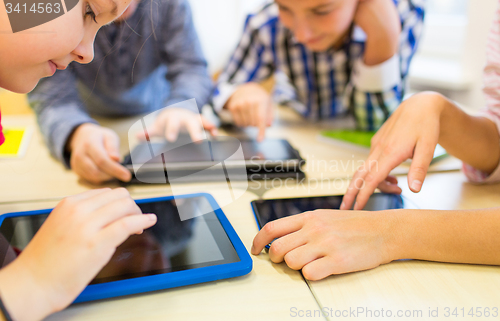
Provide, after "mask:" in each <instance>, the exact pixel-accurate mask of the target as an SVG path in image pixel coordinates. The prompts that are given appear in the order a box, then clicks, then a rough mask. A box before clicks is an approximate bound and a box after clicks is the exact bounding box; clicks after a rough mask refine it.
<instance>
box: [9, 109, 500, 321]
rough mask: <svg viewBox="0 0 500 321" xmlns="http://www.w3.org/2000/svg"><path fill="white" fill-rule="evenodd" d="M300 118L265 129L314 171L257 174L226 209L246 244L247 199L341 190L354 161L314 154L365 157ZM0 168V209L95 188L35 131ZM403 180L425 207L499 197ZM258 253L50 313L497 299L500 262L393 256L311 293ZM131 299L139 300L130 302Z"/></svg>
mask: <svg viewBox="0 0 500 321" xmlns="http://www.w3.org/2000/svg"><path fill="white" fill-rule="evenodd" d="M294 117H295V116H294V115H293V113H289V112H288V111H284V112H283V113H282V114H280V119H279V120H278V122H277V126H276V127H273V128H271V129H270V130H269V131H268V137H279V138H283V137H285V138H287V139H289V140H290V141H291V143H292V144H293V145H294V146H296V147H297V148H299V149H300V150H301V153H302V155H303V156H305V157H306V158H308V161H309V162H308V165H307V169H306V171H307V175H308V179H306V180H305V181H303V182H288V184H289V185H288V186H287V185H286V182H284V183H283V182H281V183H278V185H276V184H275V186H273V185H272V184H271V185H268V186H264V184H261V186H259V185H258V184H257V183H252V184H250V186H249V189H248V192H247V193H245V194H244V196H243V197H242V198H240V199H239V200H237V201H236V202H234V203H232V204H230V205H228V206H226V207H225V208H224V212H225V213H226V215H227V216H228V218H229V220H230V221H231V223H232V224H233V226H234V228H235V229H236V231H237V233H238V235H239V236H240V238H241V239H242V240H243V242H244V244H245V246H246V247H247V249H249V248H250V246H251V242H252V240H253V237H254V235H255V233H256V232H257V228H256V226H255V222H254V219H253V216H252V213H251V209H250V205H249V203H250V201H252V200H254V199H256V198H257V197H260V196H264V197H265V198H275V197H284V196H286V197H293V196H297V197H299V196H305V195H310V196H313V195H332V194H342V193H343V192H344V191H345V189H346V187H347V186H348V185H347V184H348V181H347V180H345V178H346V177H349V176H350V175H352V172H353V170H354V169H353V168H352V167H350V168H349V167H347V168H346V166H345V164H346V163H344V168H340V169H339V170H338V171H328V172H327V173H325V171H324V170H322V169H321V168H320V166H318V163H315V162H314V160H319V161H329V160H337V161H344V162H348V161H351V162H352V161H353V160H364V157H365V156H364V155H355V154H353V153H351V152H349V151H346V150H341V149H338V148H334V147H333V146H330V145H328V144H325V143H322V142H320V141H318V140H317V139H316V136H317V134H319V132H320V131H321V130H322V128H323V129H324V127H321V126H322V125H321V126H320V125H316V124H307V123H303V122H299V121H298V120H297V119H296V118H294ZM4 121H5V125H8V124H20V125H22V124H32V125H33V126H34V125H35V122H34V118H33V116H18V117H5V120H4ZM130 121H132V120H128V122H129V123H130ZM120 124H121V125H119V126H118V131H126V130H127V129H128V126H129V125H128V123H127V121H121V122H120ZM236 134H238V135H243V136H244V135H253V134H254V133H253V132H252V130H247V131H241V132H237V133H236ZM126 150H128V146H127V144H126V142H125V143H124V144H123V146H122V151H123V152H125V151H126ZM454 166H455V167H456V164H455V165H454ZM448 169H449V168H448ZM448 169H446V168H444V169H443V170H444V171H446V170H448ZM0 177H1V180H2V184H0V213H5V212H12V211H21V210H29V209H39V208H47V207H52V206H54V205H55V200H59V199H61V198H62V197H64V196H68V195H72V194H75V193H79V192H82V191H85V190H88V189H91V188H95V186H91V185H88V184H86V183H84V182H82V181H79V180H78V178H77V177H76V176H75V175H74V174H73V173H72V172H71V171H66V170H64V168H63V167H62V166H61V164H59V163H57V162H56V161H55V160H54V159H52V158H51V157H50V156H49V154H48V151H47V149H46V148H45V147H44V145H43V141H42V140H41V137H40V134H39V133H38V131H35V135H34V137H33V138H32V141H31V143H30V146H29V150H28V153H27V155H26V156H25V158H23V159H22V160H16V161H4V160H2V161H0ZM404 179H405V177H402V178H401V181H400V185H401V186H402V187H403V188H405V193H404V194H405V195H406V196H407V197H408V198H409V199H411V200H412V201H413V202H415V203H416V204H417V205H419V206H420V207H421V208H434V209H455V208H478V207H491V206H500V199H499V198H498V195H499V192H500V186H498V185H497V186H473V185H471V184H468V183H466V181H465V178H464V177H463V175H462V174H461V173H460V172H452V173H440V174H431V175H429V177H428V178H427V180H426V183H425V185H424V190H423V192H422V193H421V194H419V195H413V194H410V193H409V191H408V189H407V188H406V187H405V186H406V182H405V181H404ZM110 186H112V187H113V186H116V185H110ZM223 187H225V186H223V185H217V184H186V185H185V186H183V189H184V190H185V193H194V192H199V191H210V192H211V193H212V194H214V196H215V197H216V199H217V200H218V201H220V202H223V201H224V199H223V197H222V196H221V195H222V193H221V189H222V188H223ZM236 188H238V186H236ZM129 190H130V192H131V194H132V195H133V196H134V197H135V198H146V197H152V196H159V195H170V194H171V190H170V188H169V187H168V186H152V185H145V186H132V187H130V188H129ZM47 201H50V202H47ZM253 259H254V270H253V271H252V273H251V274H250V275H248V276H246V277H242V278H236V279H232V280H225V281H219V282H214V283H209V284H204V285H196V286H189V287H185V288H179V289H173V290H167V291H160V292H156V293H151V294H145V295H137V296H132V297H127V298H122V299H114V300H107V301H102V302H97V303H89V304H82V305H77V306H74V307H70V308H69V309H67V310H65V311H63V312H61V313H59V314H57V315H55V316H52V317H51V319H53V320H59V319H61V320H63V319H64V320H67V319H90V318H92V319H97V320H99V319H102V320H115V319H120V320H122V319H130V320H132V319H133V320H137V319H141V318H144V319H148V320H149V319H153V320H155V319H158V320H164V319H174V320H175V319H182V320H184V319H195V318H196V319H201V318H202V319H217V320H219V319H221V317H222V318H223V319H231V320H233V319H234V320H246V319H248V320H255V319H259V320H261V319H262V320H281V319H287V318H292V319H294V313H293V312H294V311H295V312H297V313H299V312H300V311H303V312H306V311H314V310H319V309H320V307H321V308H334V311H335V310H344V309H347V310H349V308H357V307H365V308H370V309H372V310H380V309H381V308H384V309H385V310H387V309H392V310H394V311H396V310H398V309H403V310H405V309H418V310H422V311H423V312H422V313H423V317H422V318H414V319H428V318H426V316H427V314H428V308H429V307H430V308H431V309H435V308H439V309H440V310H439V311H440V312H439V313H440V316H442V313H443V308H444V307H445V306H450V307H453V308H454V307H457V308H459V309H460V308H462V307H464V308H466V309H467V308H470V307H475V306H483V307H484V306H491V307H493V306H494V304H497V305H499V303H498V302H500V300H499V299H500V297H499V295H498V294H497V293H498V288H500V287H499V286H500V273H498V268H497V267H485V266H467V265H459V264H457V265H453V264H441V263H429V262H416V261H402V262H394V263H391V264H388V265H385V266H382V267H379V268H377V269H374V270H371V271H366V272H359V273H353V274H349V275H343V276H332V277H330V278H327V279H326V280H323V281H319V282H311V283H310V284H309V286H310V287H311V290H312V293H311V291H310V290H309V289H308V287H307V285H306V283H305V282H304V281H303V280H302V277H301V275H300V274H299V273H298V272H295V271H292V270H291V269H289V268H288V267H286V266H285V265H283V264H278V265H276V264H272V263H271V262H270V261H269V260H268V256H267V255H266V254H261V255H259V256H258V257H253ZM312 294H314V297H313V296H312ZM131 306H133V307H134V308H133V309H131V308H130V307H131ZM293 309H295V310H293ZM394 313H395V312H394ZM426 313H427V314H426ZM331 319H334V318H331ZM357 319H359V318H357ZM367 319H371V318H367ZM408 319H412V318H408ZM452 319H453V318H452ZM463 319H464V320H465V319H467V318H463Z"/></svg>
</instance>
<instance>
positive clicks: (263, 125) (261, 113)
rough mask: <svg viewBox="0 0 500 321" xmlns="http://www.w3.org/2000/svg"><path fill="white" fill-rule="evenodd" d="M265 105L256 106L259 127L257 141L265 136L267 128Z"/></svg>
mask: <svg viewBox="0 0 500 321" xmlns="http://www.w3.org/2000/svg"><path fill="white" fill-rule="evenodd" d="M266 109H267V108H266V106H260V107H259V108H258V116H257V122H258V126H257V127H258V128H259V134H258V135H257V141H258V142H261V141H263V140H264V138H266V129H267V110H266Z"/></svg>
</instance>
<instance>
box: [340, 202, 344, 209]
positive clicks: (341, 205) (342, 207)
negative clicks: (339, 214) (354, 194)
mask: <svg viewBox="0 0 500 321" xmlns="http://www.w3.org/2000/svg"><path fill="white" fill-rule="evenodd" d="M344 206H345V203H344V202H342V204H340V209H341V210H343V209H344Z"/></svg>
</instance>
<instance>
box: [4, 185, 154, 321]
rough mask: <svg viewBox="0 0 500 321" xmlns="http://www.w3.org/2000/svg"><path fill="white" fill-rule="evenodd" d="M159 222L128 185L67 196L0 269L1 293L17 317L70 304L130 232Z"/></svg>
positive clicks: (37, 316)
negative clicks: (144, 211)
mask: <svg viewBox="0 0 500 321" xmlns="http://www.w3.org/2000/svg"><path fill="white" fill-rule="evenodd" d="M155 223H156V216H155V215H154V214H149V215H143V214H142V213H141V210H140V208H139V207H138V206H137V205H136V204H135V202H134V201H133V200H132V199H131V198H130V195H129V193H128V192H127V190H125V189H115V190H110V189H104V190H93V191H89V192H86V193H83V194H80V195H76V196H72V197H68V198H66V199H64V200H63V201H62V202H61V203H59V205H57V207H56V208H55V209H54V211H53V212H52V213H51V214H50V215H49V217H48V218H47V220H46V221H45V223H44V224H43V225H42V227H41V228H40V230H39V231H38V232H37V233H36V235H35V237H34V238H33V240H32V241H31V242H30V243H29V244H28V246H27V247H26V249H25V250H24V251H23V252H21V255H20V256H19V257H18V258H17V259H16V260H14V262H12V263H11V264H10V265H8V266H7V267H5V268H4V269H3V270H2V271H1V272H0V293H1V295H2V300H3V301H4V303H5V305H6V307H7V310H8V311H9V312H10V313H11V314H12V317H13V319H14V320H41V319H43V318H44V317H46V316H47V315H49V314H50V313H54V312H57V311H60V310H62V309H64V308H65V307H66V306H68V305H69V304H70V303H71V302H72V301H73V300H74V299H75V298H76V297H77V296H78V294H80V292H81V291H82V290H83V289H84V288H85V287H86V286H87V285H88V284H89V282H90V281H91V280H92V279H93V278H94V277H95V275H96V274H97V273H98V272H99V271H100V270H101V269H102V268H103V267H104V266H105V265H106V264H107V262H108V261H109V260H110V258H111V257H112V255H113V253H114V252H115V250H116V248H117V247H118V246H119V245H120V244H121V243H123V242H124V241H125V240H126V239H127V238H128V237H129V236H130V235H132V234H140V233H142V231H143V230H145V229H147V228H149V227H151V226H153V225H154V224H155Z"/></svg>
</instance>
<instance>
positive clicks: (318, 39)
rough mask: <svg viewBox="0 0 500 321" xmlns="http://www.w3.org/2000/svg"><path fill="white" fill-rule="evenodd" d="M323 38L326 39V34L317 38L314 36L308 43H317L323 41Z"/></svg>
mask: <svg viewBox="0 0 500 321" xmlns="http://www.w3.org/2000/svg"><path fill="white" fill-rule="evenodd" d="M323 39H325V36H318V37H316V38H313V39H311V40H309V41H308V42H307V45H315V44H317V43H318V42H321V41H322V40H323Z"/></svg>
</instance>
